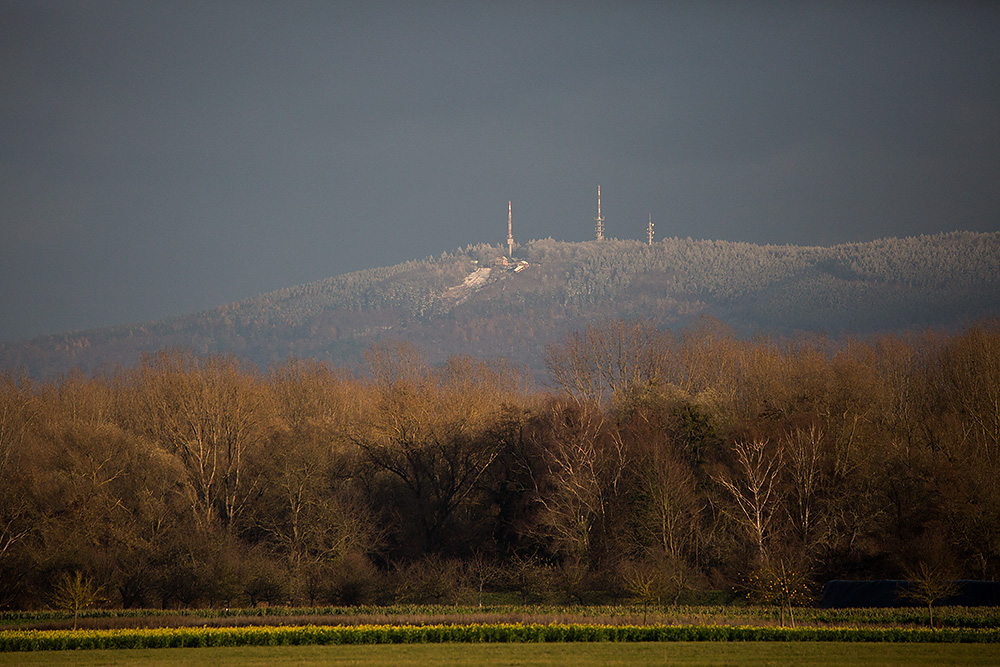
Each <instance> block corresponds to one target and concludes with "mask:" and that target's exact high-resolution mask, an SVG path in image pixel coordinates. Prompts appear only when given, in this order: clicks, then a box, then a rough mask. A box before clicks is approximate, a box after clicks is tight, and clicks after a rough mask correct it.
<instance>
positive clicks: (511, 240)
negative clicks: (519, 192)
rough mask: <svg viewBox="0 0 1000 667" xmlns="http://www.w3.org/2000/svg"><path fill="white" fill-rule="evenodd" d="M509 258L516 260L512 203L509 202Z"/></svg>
mask: <svg viewBox="0 0 1000 667" xmlns="http://www.w3.org/2000/svg"><path fill="white" fill-rule="evenodd" d="M507 258H508V259H513V258H514V227H513V225H512V221H511V215H510V202H507Z"/></svg>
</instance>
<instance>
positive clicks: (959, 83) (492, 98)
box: [0, 0, 1000, 340]
mask: <svg viewBox="0 0 1000 667" xmlns="http://www.w3.org/2000/svg"><path fill="white" fill-rule="evenodd" d="M598 185H600V186H601V190H602V194H603V213H604V217H605V219H606V223H605V224H606V234H607V235H609V236H613V237H617V238H643V236H644V234H645V224H646V220H647V216H648V215H650V214H651V215H652V217H653V222H654V223H655V224H656V233H657V236H658V238H663V237H667V236H678V237H688V236H690V237H693V238H705V239H725V240H737V241H749V242H753V243H779V244H784V243H793V244H808V245H831V244H836V243H842V242H853V241H867V240H871V239H874V238H879V237H885V236H905V235H914V234H923V233H937V232H942V231H952V230H955V229H963V230H973V231H996V230H1000V3H998V2H979V3H975V2H919V1H915V0H911V1H906V2H898V3H897V2H881V3H880V2H873V1H866V2H859V3H851V2H837V1H830V0H823V1H821V2H814V3H813V2H742V1H741V2H716V3H712V2H694V1H691V2H655V3H654V2H635V3H629V2H621V1H618V2H582V1H571V2H570V1H567V2H456V3H428V2H399V3H379V2H371V1H365V2H361V1H359V2H342V3H341V2H290V1H287V0H281V1H277V0H275V1H274V2H260V3H256V2H247V1H242V2H212V1H207V0H203V1H199V2H182V1H179V0H170V1H163V2H141V1H138V0H126V1H123V2H99V1H87V2H52V1H46V0H27V1H24V2H20V1H10V0H0V339H3V340H9V339H14V338H20V337H28V336H34V335H38V334H43V333H59V332H64V331H70V330H78V329H86V328H93V327H100V326H106V325H112V324H124V323H131V322H142V321H147V320H153V319H159V318H162V317H166V316H170V315H177V314H182V313H188V312H195V311H200V310H203V309H207V308H212V307H215V306H218V305H222V304H225V303H229V302H232V301H236V300H239V299H242V298H245V297H249V296H253V295H255V294H259V293H261V292H265V291H270V290H274V289H278V288H282V287H289V286H292V285H297V284H301V283H304V282H308V281H312V280H318V279H321V278H325V277H328V276H332V275H338V274H341V273H345V272H348V271H354V270H358V269H364V268H369V267H374V266H385V265H391V264H395V263H397V262H400V261H403V260H406V259H413V258H420V257H426V256H427V255H431V254H433V255H438V254H440V253H441V252H442V251H445V250H453V249H455V248H458V247H464V246H465V245H467V244H470V243H480V242H493V243H500V242H503V241H504V240H505V238H506V222H507V220H506V218H507V201H508V200H513V212H514V235H515V238H516V239H517V240H519V241H526V240H528V239H531V238H545V237H549V236H551V237H553V238H556V239H560V240H566V241H578V240H586V239H590V238H592V237H593V231H594V217H595V215H596V189H597V186H598Z"/></svg>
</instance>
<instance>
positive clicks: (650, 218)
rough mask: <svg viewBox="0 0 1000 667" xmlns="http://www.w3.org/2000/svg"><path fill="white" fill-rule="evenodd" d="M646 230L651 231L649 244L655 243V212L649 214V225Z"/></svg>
mask: <svg viewBox="0 0 1000 667" xmlns="http://www.w3.org/2000/svg"><path fill="white" fill-rule="evenodd" d="M646 231H647V232H648V233H649V245H653V214H652V213H650V214H649V226H648V227H646Z"/></svg>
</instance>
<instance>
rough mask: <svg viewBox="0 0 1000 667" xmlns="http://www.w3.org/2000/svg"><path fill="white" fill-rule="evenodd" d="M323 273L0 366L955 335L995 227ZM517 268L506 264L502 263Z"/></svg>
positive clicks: (991, 305)
mask: <svg viewBox="0 0 1000 667" xmlns="http://www.w3.org/2000/svg"><path fill="white" fill-rule="evenodd" d="M506 252H507V248H506V247H505V246H501V245H499V244H498V245H489V244H481V245H475V246H469V247H466V248H464V249H458V250H454V251H450V252H444V253H442V254H441V255H440V256H438V257H428V258H425V259H421V260H411V261H407V262H403V263H400V264H396V265H394V266H388V267H379V268H372V269H366V270H362V271H356V272H352V273H347V274H341V275H337V276H333V277H330V278H327V279H324V280H319V281H316V282H312V283H307V284H304V285H298V286H295V287H289V288H286V289H281V290H277V291H274V292H269V293H266V294H261V295H258V296H255V297H251V298H248V299H245V300H243V301H239V302H236V303H232V304H228V305H225V306H221V307H219V308H216V309H213V310H208V311H204V312H201V313H194V314H190V315H184V316H180V317H173V318H168V319H164V320H159V321H156V322H150V323H145V324H134V325H125V326H116V327H108V328H104V329H96V330H91V331H83V332H74V333H66V334H60V335H55V336H43V337H38V338H35V339H32V340H29V341H18V342H9V343H4V344H0V369H8V370H9V369H14V368H20V369H23V370H25V371H26V372H27V373H29V374H30V375H33V376H37V377H50V376H53V375H58V374H61V373H65V372H67V371H68V370H70V369H72V368H81V369H83V370H88V371H89V370H94V369H97V368H100V367H102V366H110V365H116V364H120V365H129V364H131V363H133V362H134V361H135V360H136V359H137V358H138V356H139V355H140V354H142V353H144V352H149V351H153V350H156V349H161V348H164V347H185V348H189V349H192V350H194V351H196V352H199V353H224V354H234V355H237V356H240V357H243V358H245V359H247V360H248V361H251V362H253V363H255V364H258V365H261V366H266V365H268V364H270V363H274V362H280V361H283V360H284V359H286V358H287V357H289V356H297V357H312V358H317V359H321V360H327V361H330V362H331V363H335V364H338V365H348V366H353V365H355V364H357V363H359V362H360V361H361V359H362V355H363V351H364V349H365V348H366V347H368V346H369V345H371V344H372V343H376V342H380V341H384V340H387V339H397V340H405V341H409V342H411V343H414V344H416V345H418V346H419V347H421V348H422V349H423V350H424V351H425V352H426V353H427V355H428V358H429V359H430V360H432V361H440V360H443V359H444V358H446V357H447V356H449V355H451V354H469V355H475V356H482V357H491V356H503V357H507V358H509V359H511V360H512V361H514V362H515V363H518V364H520V365H524V366H527V367H529V368H535V369H540V368H541V365H542V355H543V352H544V347H545V344H546V343H549V342H552V341H554V340H557V339H558V338H559V337H560V336H562V335H565V333H567V332H569V331H572V330H575V329H577V328H580V327H582V326H583V325H584V324H586V323H587V322H590V321H594V320H599V319H605V318H612V319H617V318H644V319H649V320H651V321H653V322H655V323H656V324H658V325H660V326H662V327H680V326H684V325H685V324H686V323H687V322H689V321H690V320H691V319H692V318H695V317H698V316H700V315H707V316H711V317H714V318H717V319H719V320H721V321H722V322H723V323H725V324H727V325H729V326H731V327H733V328H734V329H736V330H737V332H739V333H743V334H754V333H778V334H794V333H797V332H823V333H829V334H832V335H844V334H856V335H865V334H870V333H875V332H901V331H905V330H912V329H924V328H928V327H935V328H943V329H953V328H956V327H960V326H963V325H964V324H967V323H968V322H970V321H972V320H975V319H978V318H982V317H990V316H995V315H997V314H998V313H1000V233H972V232H953V233H949V234H939V235H934V236H921V237H908V238H889V239H880V240H876V241H872V242H868V243H851V244H843V245H837V246H832V247H817V246H793V245H781V246H778V245H756V244H751V243H741V242H729V241H708V240H692V239H690V238H689V239H677V238H669V239H664V240H662V241H659V242H656V243H654V244H652V245H647V244H646V243H642V242H639V241H629V240H615V239H605V240H602V241H585V242H562V241H555V240H553V239H540V240H533V241H530V242H529V243H526V244H524V245H519V246H515V249H514V257H513V262H512V263H511V264H510V265H508V266H503V265H502V263H499V262H498V259H499V258H502V257H504V256H505V255H506ZM515 269H516V270H515Z"/></svg>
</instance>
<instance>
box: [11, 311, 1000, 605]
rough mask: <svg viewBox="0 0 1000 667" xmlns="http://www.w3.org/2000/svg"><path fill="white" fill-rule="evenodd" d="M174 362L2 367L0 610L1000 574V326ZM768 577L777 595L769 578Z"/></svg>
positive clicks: (634, 333)
mask: <svg viewBox="0 0 1000 667" xmlns="http://www.w3.org/2000/svg"><path fill="white" fill-rule="evenodd" d="M367 360H368V373H367V375H366V376H364V377H356V376H352V375H350V374H348V373H346V372H345V371H342V370H338V369H334V368H330V367H328V366H326V365H323V364H318V363H314V362H307V361H289V362H287V363H285V364H283V365H281V366H277V367H274V368H272V369H270V370H269V371H267V372H260V371H257V370H255V369H253V368H249V367H247V366H245V365H243V364H241V363H240V362H239V361H237V360H236V359H234V358H230V357H220V356H198V355H194V354H191V353H188V352H182V351H171V352H163V353H159V354H156V355H152V356H149V357H147V358H145V359H144V360H143V362H142V363H141V364H139V365H138V366H136V367H134V368H128V369H121V370H119V371H117V372H115V373H111V374H104V375H92V376H87V375H83V374H74V375H69V376H67V377H64V378H62V379H61V380H59V381H53V382H46V383H37V382H32V381H29V380H27V379H25V378H21V377H16V376H11V375H7V376H4V377H2V379H0V605H2V606H5V607H32V606H37V605H41V604H45V603H46V602H47V601H49V600H51V595H52V586H53V584H52V582H55V581H58V580H60V577H61V576H63V575H64V574H68V573H76V572H82V573H85V574H86V576H87V577H89V578H90V579H91V580H92V581H94V582H96V584H98V585H99V586H100V587H101V590H102V591H103V592H104V596H105V598H106V599H107V600H108V601H109V603H110V604H114V605H122V606H125V607H134V606H151V605H164V606H175V605H198V604H237V603H240V602H241V601H242V602H243V603H246V602H254V603H256V602H262V601H266V602H271V603H277V602H282V603H284V602H296V603H315V602H331V603H355V602H368V601H390V600H396V599H410V600H424V601H436V602H440V601H445V600H453V599H455V596H457V595H460V594H461V595H465V596H466V597H467V598H472V599H475V598H474V596H479V595H481V594H482V591H484V590H487V591H489V590H496V589H506V590H508V591H510V594H511V595H514V594H515V593H516V594H517V595H519V596H520V598H521V599H524V600H529V599H536V598H537V596H539V595H559V596H562V597H563V598H565V599H570V600H583V599H587V598H588V597H591V598H592V597H594V596H598V595H601V596H615V595H622V594H627V593H629V592H631V593H632V594H635V595H639V596H640V597H644V598H648V597H649V596H655V597H659V598H660V599H664V598H666V599H671V600H677V599H678V598H679V597H680V596H682V595H686V594H688V593H689V592H691V591H698V590H707V589H720V588H722V589H732V588H739V587H742V586H748V585H749V586H757V587H758V588H761V589H764V588H767V587H773V584H774V583H775V582H774V581H773V579H774V577H776V576H779V574H778V573H780V577H782V578H784V579H787V581H783V582H779V583H784V584H786V588H788V587H790V586H792V585H794V586H796V587H800V584H802V583H803V582H805V581H806V580H807V579H811V580H812V581H813V582H821V581H823V580H825V579H828V578H834V577H838V578H845V577H846V578H852V577H863V578H868V577H883V576H885V577H898V576H900V575H901V574H903V572H904V571H905V570H906V569H907V568H913V567H916V566H917V565H918V564H922V565H924V566H931V567H934V568H937V569H941V570H946V571H948V572H949V573H950V576H953V577H969V578H982V579H993V578H995V577H996V576H997V574H998V567H1000V324H998V323H997V322H996V321H991V322H983V323H979V324H977V325H975V326H972V327H971V328H969V329H968V330H966V331H964V332H961V333H958V334H954V335H947V334H940V333H927V334H924V335H919V336H913V337H896V336H887V337H880V338H874V339H868V340H847V341H837V342H834V341H832V340H829V339H826V338H822V337H808V338H797V339H757V340H752V341H748V340H741V339H738V338H737V337H735V336H734V335H733V334H732V333H731V332H730V331H728V330H726V329H725V328H724V327H722V326H720V325H718V324H716V323H712V322H704V323H702V325H701V326H700V327H698V328H693V329H689V330H685V331H680V332H670V331H663V330H660V329H657V328H656V327H654V326H652V325H651V324H648V323H642V322H610V323H607V324H605V325H602V326H599V327H591V328H588V329H586V330H584V331H581V332H579V333H577V334H572V335H570V336H569V337H567V338H565V339H564V340H563V341H562V342H561V343H560V344H558V345H556V346H553V347H552V348H550V349H549V350H548V354H547V365H548V370H549V376H550V379H551V385H550V387H549V388H548V389H546V390H540V389H538V388H535V387H533V386H529V384H528V383H527V382H526V380H525V379H524V378H523V377H522V376H521V375H520V374H519V373H518V372H517V371H516V370H515V369H513V368H512V367H510V366H509V365H508V364H506V363H505V362H500V361H498V362H483V361H477V360H472V359H468V358H453V359H451V360H449V361H448V363H446V364H444V365H441V366H438V367H431V366H429V365H427V364H426V363H425V362H424V360H423V359H422V357H421V356H420V355H419V354H418V353H417V352H416V351H415V350H414V349H412V348H410V347H407V346H404V345H398V346H382V347H376V348H372V349H370V350H369V351H368V355H367ZM762 582H763V583H762Z"/></svg>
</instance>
